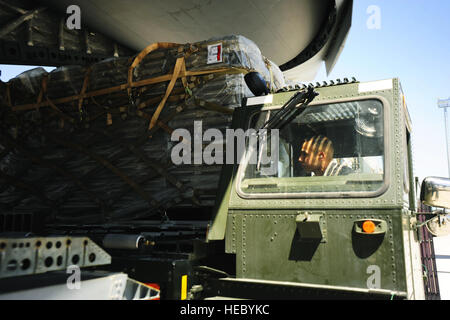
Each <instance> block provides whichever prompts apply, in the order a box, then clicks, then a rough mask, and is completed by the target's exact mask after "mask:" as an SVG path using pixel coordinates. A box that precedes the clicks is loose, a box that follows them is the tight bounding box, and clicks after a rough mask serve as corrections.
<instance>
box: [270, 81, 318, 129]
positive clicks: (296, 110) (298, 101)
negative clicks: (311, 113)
mask: <svg viewBox="0 0 450 320" xmlns="http://www.w3.org/2000/svg"><path fill="white" fill-rule="evenodd" d="M318 95H319V93H317V92H316V91H314V88H313V87H308V88H307V90H306V91H305V90H300V91H298V92H297V93H296V94H294V95H293V96H292V97H291V99H289V101H288V102H286V103H285V104H284V105H283V106H282V107H281V109H280V110H279V111H278V112H277V113H275V115H274V116H273V117H272V119H270V120H269V121H267V122H266V123H265V124H264V125H263V126H262V128H261V129H268V130H270V129H279V130H281V129H283V128H284V127H285V126H286V125H287V124H289V123H290V122H291V121H292V120H294V119H295V118H296V117H297V116H299V115H300V114H301V113H302V112H303V111H305V110H306V107H307V106H308V104H310V103H311V102H312V101H313V100H314V98H315V97H317V96H318Z"/></svg>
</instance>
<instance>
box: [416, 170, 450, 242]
mask: <svg viewBox="0 0 450 320" xmlns="http://www.w3.org/2000/svg"><path fill="white" fill-rule="evenodd" d="M420 201H422V203H423V204H425V205H427V206H430V207H437V208H442V209H444V210H442V211H439V210H438V211H435V212H433V213H434V214H436V216H435V217H433V218H431V219H430V220H427V221H425V222H423V223H422V225H426V227H427V229H428V231H429V232H430V233H431V234H432V235H434V236H436V237H444V236H448V235H450V215H448V214H447V213H446V212H445V209H450V179H446V178H437V177H428V178H426V179H425V180H424V181H423V182H422V186H421V188H420Z"/></svg>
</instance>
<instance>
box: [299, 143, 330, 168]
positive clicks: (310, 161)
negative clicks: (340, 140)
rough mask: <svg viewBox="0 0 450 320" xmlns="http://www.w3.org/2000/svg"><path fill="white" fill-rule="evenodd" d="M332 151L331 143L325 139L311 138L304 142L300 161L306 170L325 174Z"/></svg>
mask: <svg viewBox="0 0 450 320" xmlns="http://www.w3.org/2000/svg"><path fill="white" fill-rule="evenodd" d="M331 153H332V151H331V147H330V145H329V143H327V142H326V140H324V139H320V138H311V139H309V140H307V141H305V142H304V143H303V144H302V149H301V151H300V157H299V158H298V161H299V162H300V163H301V164H302V166H303V168H304V169H305V171H306V172H308V173H309V172H315V173H316V174H323V171H325V169H326V167H327V165H328V163H327V162H329V161H327V159H328V158H330V156H331V157H332V155H331Z"/></svg>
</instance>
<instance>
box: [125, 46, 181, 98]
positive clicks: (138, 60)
mask: <svg viewBox="0 0 450 320" xmlns="http://www.w3.org/2000/svg"><path fill="white" fill-rule="evenodd" d="M180 46H182V45H181V44H178V43H171V42H156V43H152V44H151V45H149V46H147V47H146V48H145V49H144V50H142V51H141V52H140V53H139V54H138V55H137V56H136V58H134V60H133V63H132V64H131V66H130V68H129V69H128V87H127V91H128V94H131V88H132V87H133V71H134V69H135V68H136V67H137V65H138V64H139V63H141V61H142V60H143V59H144V58H145V57H146V56H147V55H148V54H149V53H151V52H153V51H155V50H157V49H169V48H175V47H180Z"/></svg>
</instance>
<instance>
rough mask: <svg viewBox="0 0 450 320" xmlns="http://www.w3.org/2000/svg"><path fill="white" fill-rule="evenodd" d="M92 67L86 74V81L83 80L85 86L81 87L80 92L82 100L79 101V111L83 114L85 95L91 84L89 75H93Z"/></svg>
mask: <svg viewBox="0 0 450 320" xmlns="http://www.w3.org/2000/svg"><path fill="white" fill-rule="evenodd" d="M91 70H92V68H91V67H88V68H87V69H86V73H85V75H84V80H83V86H82V87H81V92H80V95H79V96H80V100H78V111H79V112H81V108H82V107H83V99H84V94H85V93H86V90H87V86H88V83H89V75H90V74H91Z"/></svg>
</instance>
